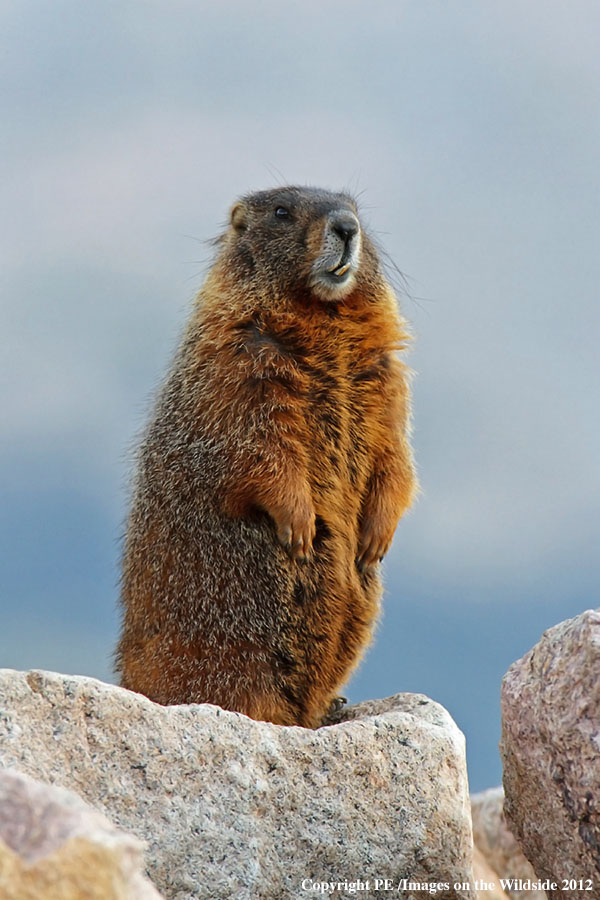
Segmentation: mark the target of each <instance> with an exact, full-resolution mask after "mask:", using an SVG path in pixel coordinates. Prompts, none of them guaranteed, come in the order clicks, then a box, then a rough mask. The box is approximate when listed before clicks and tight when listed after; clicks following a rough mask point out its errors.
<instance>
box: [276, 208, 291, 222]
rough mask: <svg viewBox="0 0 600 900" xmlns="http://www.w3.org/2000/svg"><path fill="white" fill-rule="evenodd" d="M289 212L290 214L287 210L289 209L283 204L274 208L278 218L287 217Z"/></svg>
mask: <svg viewBox="0 0 600 900" xmlns="http://www.w3.org/2000/svg"><path fill="white" fill-rule="evenodd" d="M289 214H290V211H289V209H286V208H285V206H278V207H277V209H276V210H275V215H276V216H277V218H278V219H287V217H288V216H289Z"/></svg>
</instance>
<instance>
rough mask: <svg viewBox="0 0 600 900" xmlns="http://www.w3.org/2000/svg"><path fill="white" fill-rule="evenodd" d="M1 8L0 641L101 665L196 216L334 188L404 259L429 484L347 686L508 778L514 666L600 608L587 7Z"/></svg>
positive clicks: (74, 669) (47, 658)
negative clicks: (300, 189)
mask: <svg viewBox="0 0 600 900" xmlns="http://www.w3.org/2000/svg"><path fill="white" fill-rule="evenodd" d="M0 25H1V28H0V42H1V47H0V49H1V52H0V91H1V94H2V99H1V103H2V121H3V129H2V132H3V134H2V141H1V148H2V149H1V152H2V169H3V175H2V178H1V179H0V197H1V200H0V228H1V249H0V253H1V255H2V267H1V273H2V274H1V276H0V277H1V281H2V291H1V313H0V345H1V346H0V354H1V355H0V366H1V368H0V392H1V410H2V441H1V445H0V491H1V497H2V499H1V501H0V509H1V527H2V539H1V545H0V552H1V555H2V559H1V562H0V602H1V618H0V665H1V666H7V667H14V668H19V669H25V668H29V667H36V668H48V669H56V670H59V671H61V672H66V673H68V672H70V673H78V674H87V675H93V676H97V677H99V678H103V679H105V680H113V673H112V664H111V658H110V657H111V653H112V649H113V646H114V643H115V640H116V634H117V630H118V613H117V606H116V598H117V595H118V565H119V542H120V536H121V534H122V530H123V521H124V517H125V514H126V509H127V483H128V479H129V477H130V471H131V464H130V458H131V449H132V447H134V446H135V435H136V434H137V433H138V432H139V431H140V429H141V427H142V425H143V423H144V421H145V418H146V416H147V412H148V409H149V404H150V401H151V397H152V395H153V392H154V390H155V389H156V386H157V385H158V384H159V382H160V379H161V377H162V376H163V374H164V372H165V368H166V366H167V364H168V361H169V358H170V356H171V354H172V353H173V350H174V347H175V344H176V341H177V338H178V335H179V333H180V331H181V328H182V325H183V322H184V320H185V318H186V315H187V312H188V310H189V307H190V304H191V301H192V299H193V296H194V294H195V292H196V291H197V289H198V288H199V286H200V284H201V282H202V279H203V273H204V272H205V271H206V268H207V266H208V265H209V262H210V258H211V252H212V251H211V248H210V246H208V245H207V244H206V243H205V241H206V240H207V239H208V238H210V237H212V236H214V235H215V234H216V233H218V232H219V230H220V229H221V228H222V227H223V224H224V222H225V221H226V219H227V213H228V209H229V207H230V205H231V203H232V202H233V200H234V199H235V197H236V196H237V195H239V194H240V193H245V192H247V191H249V190H257V189H261V188H265V187H271V186H274V185H276V184H278V183H287V182H290V183H292V182H293V183H300V184H305V183H306V184H315V185H321V186H325V187H330V188H332V189H340V188H346V189H350V190H351V191H354V192H356V193H360V203H361V206H362V210H363V215H364V217H365V219H366V221H367V223H368V224H369V225H370V228H371V229H372V231H373V233H374V234H375V236H376V237H377V238H378V240H379V241H380V243H381V245H382V246H383V247H384V248H385V249H386V250H387V252H388V253H389V254H390V255H391V257H392V259H393V260H394V262H395V263H396V264H397V266H398V267H399V268H400V269H401V271H402V272H403V273H405V275H406V276H407V279H408V280H407V285H408V291H405V292H403V293H402V295H401V297H400V299H401V305H402V309H403V311H404V314H405V315H406V316H407V318H408V319H409V320H410V321H411V322H412V326H413V330H414V333H415V337H416V340H415V345H414V350H413V352H412V353H411V356H410V363H411V365H412V367H413V368H414V369H415V371H416V376H415V381H414V409H415V413H414V439H415V445H416V453H417V460H418V464H419V469H420V475H421V481H422V485H423V493H422V496H421V498H420V500H419V502H418V504H417V506H416V507H415V509H414V510H413V511H412V512H411V513H410V514H409V515H408V516H407V517H406V518H405V519H404V520H403V521H402V522H401V523H400V526H399V528H398V530H397V533H396V539H395V542H394V546H393V549H392V551H391V553H390V555H389V558H388V560H387V562H386V564H385V571H386V584H387V590H386V596H385V602H384V614H383V617H382V622H381V626H380V628H379V631H378V633H377V636H376V639H375V642H374V645H373V646H372V648H371V650H370V652H369V654H368V656H367V658H366V660H365V661H364V663H363V665H362V667H361V668H360V670H359V672H358V674H357V675H356V676H355V678H354V679H353V681H352V683H351V684H350V686H349V688H348V696H349V698H350V699H351V700H352V701H354V700H358V699H363V698H366V697H380V696H385V695H388V694H391V693H394V692H396V691H403V690H406V691H418V692H423V693H426V694H428V695H429V696H431V697H433V698H434V699H435V700H438V701H440V702H441V703H443V704H444V705H445V706H446V707H447V708H448V709H449V711H450V712H451V713H452V715H453V716H454V717H455V719H456V720H457V722H458V724H459V725H460V727H461V728H462V729H463V730H464V731H465V733H466V735H467V742H468V743H467V746H468V760H469V767H470V778H471V786H472V788H473V789H475V790H478V789H481V788H484V787H486V786H488V785H491V784H495V783H498V782H499V780H500V762H499V757H498V753H497V749H496V746H497V741H498V737H499V704H498V697H499V686H500V678H501V676H502V674H503V673H504V671H505V670H506V669H507V668H508V666H509V665H510V663H511V662H512V661H513V660H515V659H516V658H518V657H519V656H521V655H522V654H523V653H524V652H525V651H526V650H527V649H528V648H529V647H530V646H531V645H532V644H533V643H534V642H535V641H536V640H537V638H538V637H539V635H540V634H541V632H542V631H543V630H544V629H545V628H547V627H549V626H550V625H553V624H554V623H556V622H557V621H559V620H561V619H564V618H567V617H569V616H571V615H574V614H576V613H578V612H580V611H581V610H583V609H586V608H588V607H590V606H596V605H598V600H597V575H598V526H599V524H600V523H599V519H600V515H599V505H600V504H599V500H600V497H599V494H600V476H599V467H598V459H599V458H600V424H599V423H600V417H599V415H598V378H599V369H600V362H599V360H600V354H598V346H597V345H598V335H599V333H600V330H599V324H600V323H599V315H600V313H599V304H598V299H597V293H598V284H599V283H600V262H599V254H598V243H599V238H600V213H599V210H600V202H599V201H600V197H599V181H598V159H599V158H600V115H599V113H600V102H599V101H600V54H598V41H597V36H598V33H599V29H600V7H598V6H593V5H590V4H589V3H587V2H583V0H572V2H571V3H569V4H564V3H560V4H559V3H556V4H554V3H553V4H548V3H546V2H543V0H529V2H528V3H527V4H523V3H520V2H517V0H502V2H490V3H481V2H479V0H471V2H462V3H450V4H447V3H441V2H425V3H422V2H416V0H413V2H404V0H373V2H371V3H368V4H365V3H362V2H355V0H344V2H342V0H330V2H328V3H317V2H314V0H308V2H307V0H304V2H303V3H302V4H299V3H298V4H294V3H291V4H285V3H281V2H275V0H265V2H254V3H242V2H231V0H225V2H222V3H219V4H216V3H207V2H191V0H190V2H185V0H174V2H169V3H166V2H158V0H145V2H141V0H138V2H132V0H119V2H114V0H113V2H110V0H109V2H103V3H100V2H96V0H91V2H87V3H84V4H82V3H79V2H75V0H56V2H53V3H51V4H48V3H43V2H32V0H19V2H13V0H6V2H4V3H3V4H2V9H1V10H0ZM391 274H392V275H393V271H392V272H391ZM399 287H400V288H401V287H402V284H401V282H400V281H399Z"/></svg>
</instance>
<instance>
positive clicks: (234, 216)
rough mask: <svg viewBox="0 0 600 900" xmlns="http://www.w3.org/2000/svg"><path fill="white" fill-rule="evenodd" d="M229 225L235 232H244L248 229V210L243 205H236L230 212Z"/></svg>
mask: <svg viewBox="0 0 600 900" xmlns="http://www.w3.org/2000/svg"><path fill="white" fill-rule="evenodd" d="M230 218H231V224H232V225H233V227H234V228H235V229H236V231H245V230H246V228H247V227H248V210H247V209H246V207H245V206H244V204H243V203H236V204H235V206H234V207H233V209H232V210H231V217H230Z"/></svg>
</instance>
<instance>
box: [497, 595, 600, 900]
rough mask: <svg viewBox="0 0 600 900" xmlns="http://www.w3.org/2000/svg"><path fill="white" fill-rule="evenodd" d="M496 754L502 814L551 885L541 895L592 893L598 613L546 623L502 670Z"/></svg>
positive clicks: (598, 850) (599, 735) (597, 832)
mask: <svg viewBox="0 0 600 900" xmlns="http://www.w3.org/2000/svg"><path fill="white" fill-rule="evenodd" d="M501 753H502V758H503V762H504V790H505V794H506V799H505V804H504V812H505V815H506V819H507V821H508V824H509V826H510V828H511V830H512V831H513V833H514V834H515V836H516V837H517V839H518V841H519V843H520V844H521V847H522V848H523V851H524V853H525V855H526V856H527V858H528V859H529V860H530V862H531V863H532V865H533V867H534V869H535V871H536V872H537V874H538V875H539V876H540V877H541V878H542V879H550V880H551V881H553V882H555V883H556V888H552V889H549V890H548V895H549V896H550V897H552V898H554V897H556V898H558V897H561V898H564V897H565V896H568V897H569V898H578V897H581V898H587V900H589V898H590V897H598V896H600V808H599V805H598V798H599V795H600V612H599V611H593V610H588V611H587V612H584V613H582V614H581V615H579V616H577V617H576V618H574V619H569V620H568V621H566V622H561V624H560V625H556V626H555V627H554V628H550V629H549V630H548V631H546V632H545V633H544V634H543V636H542V638H541V640H540V642H539V643H538V644H536V646H535V647H534V648H533V650H531V651H530V652H529V653H527V655H526V656H524V657H523V658H522V659H520V660H519V661H518V662H516V663H514V664H513V665H512V666H511V667H510V669H509V670H508V672H507V673H506V675H505V677H504V680H503V683H502V742H501ZM563 879H565V880H566V882H563ZM590 888H591V890H590ZM565 889H566V890H565Z"/></svg>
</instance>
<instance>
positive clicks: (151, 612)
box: [117, 187, 415, 727]
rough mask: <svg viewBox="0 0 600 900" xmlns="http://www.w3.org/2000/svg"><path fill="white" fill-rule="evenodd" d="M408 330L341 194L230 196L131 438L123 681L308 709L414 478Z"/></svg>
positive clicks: (319, 703)
mask: <svg viewBox="0 0 600 900" xmlns="http://www.w3.org/2000/svg"><path fill="white" fill-rule="evenodd" d="M406 339H407V334H406V331H405V327H404V324H403V321H402V319H401V318H400V317H399V315H398V312H397V308H396V299H395V297H394V294H393V292H392V290H391V289H390V287H389V285H388V284H387V282H386V280H385V278H384V275H383V273H382V270H381V265H380V262H379V258H378V255H377V252H376V250H375V249H374V246H373V244H372V242H371V240H370V239H369V237H368V236H367V235H366V234H365V232H364V230H363V228H362V227H361V225H360V222H359V218H358V213H357V209H356V205H355V202H354V201H353V199H352V198H351V197H350V196H348V195H347V194H343V193H340V194H338V193H331V192H329V191H324V190H317V189H314V188H301V187H285V188H278V189H274V190H267V191H260V192H258V193H255V194H250V195H248V196H246V197H243V198H242V199H241V200H240V201H239V202H238V203H236V204H235V206H234V207H233V210H232V212H231V220H230V225H229V228H228V229H227V231H226V232H225V233H224V234H223V235H222V236H221V238H220V239H219V241H218V253H217V257H216V260H215V262H214V265H213V266H212V268H211V270H210V272H209V274H208V277H207V279H206V282H205V284H204V286H203V288H202V290H201V291H200V294H199V296H198V299H197V302H196V305H195V308H194V311H193V314H192V317H191V321H190V322H189V325H188V327H187V330H186V332H185V335H184V337H183V341H182V343H181V346H180V348H179V350H178V352H177V355H176V357H175V361H174V363H173V366H172V368H171V371H170V374H169V376H168V378H167V380H166V382H165V384H164V386H163V388H162V390H161V392H160V396H159V398H158V402H157V404H156V408H155V411H154V415H153V417H152V420H151V422H150V424H149V426H148V428H147V431H146V433H145V437H144V440H143V443H142V447H141V450H140V453H139V459H138V474H137V480H136V484H135V491H134V499H133V506H132V510H131V513H130V517H129V523H128V529H127V537H126V541H125V550H124V566H123V580H122V604H123V609H124V617H123V631H122V635H121V639H120V642H119V646H118V650H117V666H118V670H119V672H120V674H121V683H122V685H123V686H125V687H127V688H131V689H132V690H134V691H139V692H141V693H143V694H146V695H147V696H148V697H150V698H151V699H152V700H155V701H157V702H158V703H162V704H172V703H203V702H208V703H215V704H218V705H220V706H222V707H224V708H226V709H231V710H238V711H240V712H243V713H246V714H247V715H249V716H252V717H253V718H255V719H262V720H266V721H270V722H275V723H279V724H283V725H304V726H309V727H314V726H316V725H318V724H319V722H320V721H321V719H322V717H323V716H324V714H325V713H326V712H327V711H328V709H329V707H330V704H331V702H332V700H333V698H334V697H335V695H336V693H337V692H338V691H339V688H340V687H341V686H342V685H343V683H344V682H345V681H346V679H347V678H348V675H349V673H350V672H351V670H352V669H353V667H354V666H355V664H356V663H357V661H358V659H359V657H360V655H361V652H362V650H363V649H364V648H365V646H366V645H367V643H368V641H369V639H370V634H371V630H372V627H373V624H374V620H375V618H376V615H377V611H378V604H379V598H380V594H381V586H380V582H379V575H378V568H379V566H378V563H379V561H380V559H381V558H382V557H383V555H384V554H385V553H386V551H387V550H388V548H389V546H390V543H391V540H392V535H393V533H394V529H395V527H396V524H397V522H398V519H399V518H400V516H401V515H402V513H403V512H404V511H405V510H406V508H407V507H408V506H409V505H410V502H411V500H412V497H413V494H414V491H415V475H414V469H413V464H412V457H411V450H410V446H409V436H408V419H409V392H408V385H407V373H406V369H405V368H404V366H403V364H402V363H401V362H400V360H399V359H398V358H397V354H396V351H397V350H399V349H402V348H403V347H404V345H405V342H406Z"/></svg>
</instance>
